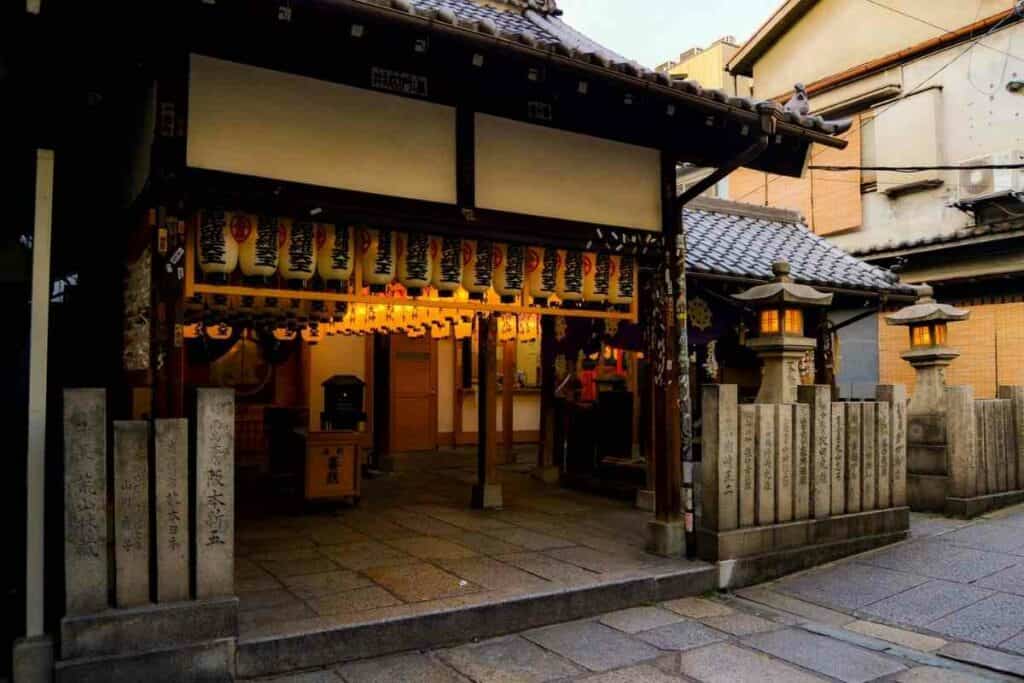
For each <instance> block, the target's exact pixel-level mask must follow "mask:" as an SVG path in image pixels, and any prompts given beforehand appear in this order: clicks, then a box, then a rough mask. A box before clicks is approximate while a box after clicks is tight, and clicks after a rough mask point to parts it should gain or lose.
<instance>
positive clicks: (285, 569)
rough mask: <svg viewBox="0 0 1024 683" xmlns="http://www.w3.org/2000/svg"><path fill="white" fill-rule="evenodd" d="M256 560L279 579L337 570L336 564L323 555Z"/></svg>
mask: <svg viewBox="0 0 1024 683" xmlns="http://www.w3.org/2000/svg"><path fill="white" fill-rule="evenodd" d="M258 562H259V563H260V564H261V565H262V566H263V568H264V569H266V570H267V571H268V572H270V573H271V574H273V575H274V576H276V577H277V578H279V579H284V578H287V577H290V576H303V575H305V574H322V573H324V572H333V571H337V570H338V565H336V564H334V563H333V562H331V561H330V560H329V559H327V558H326V557H323V556H320V557H313V558H308V559H299V560H258Z"/></svg>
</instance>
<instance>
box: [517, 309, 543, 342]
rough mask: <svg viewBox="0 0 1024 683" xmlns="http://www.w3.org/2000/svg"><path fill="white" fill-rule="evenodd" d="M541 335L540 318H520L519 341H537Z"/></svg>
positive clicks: (529, 316)
mask: <svg viewBox="0 0 1024 683" xmlns="http://www.w3.org/2000/svg"><path fill="white" fill-rule="evenodd" d="M539 334H540V316H538V315H531V314H525V315H520V316H519V341H520V342H524V343H529V342H535V341H537V336H538V335H539Z"/></svg>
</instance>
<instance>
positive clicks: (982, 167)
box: [807, 164, 1024, 173]
mask: <svg viewBox="0 0 1024 683" xmlns="http://www.w3.org/2000/svg"><path fill="white" fill-rule="evenodd" d="M807 168H809V169H811V170H812V171H835V172H837V173H841V172H844V171H892V172H893V173H920V172H921V171H990V170H1003V169H1006V170H1016V169H1024V164H972V165H970V166H950V165H945V166H808V167H807Z"/></svg>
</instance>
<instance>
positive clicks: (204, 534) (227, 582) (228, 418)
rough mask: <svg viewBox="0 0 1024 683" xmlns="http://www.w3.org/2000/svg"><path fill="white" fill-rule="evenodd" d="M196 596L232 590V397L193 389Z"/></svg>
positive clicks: (227, 391) (223, 392) (228, 393)
mask: <svg viewBox="0 0 1024 683" xmlns="http://www.w3.org/2000/svg"><path fill="white" fill-rule="evenodd" d="M195 507H196V540H195V548H196V597H198V598H208V597H214V596H220V595H231V594H232V593H233V592H234V556H235V519H234V518H235V396H234V392H233V391H232V390H231V389H197V397H196V506H195Z"/></svg>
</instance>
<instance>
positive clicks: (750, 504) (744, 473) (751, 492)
mask: <svg viewBox="0 0 1024 683" xmlns="http://www.w3.org/2000/svg"><path fill="white" fill-rule="evenodd" d="M739 416H740V429H739V432H740V445H739V456H740V465H739V474H740V486H739V498H740V504H739V509H740V526H741V527H749V526H754V521H755V518H756V515H755V514H754V504H755V499H756V498H757V494H756V491H757V476H756V474H755V473H756V472H757V408H756V406H752V405H743V406H740V410H739Z"/></svg>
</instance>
